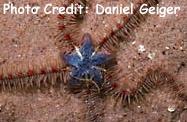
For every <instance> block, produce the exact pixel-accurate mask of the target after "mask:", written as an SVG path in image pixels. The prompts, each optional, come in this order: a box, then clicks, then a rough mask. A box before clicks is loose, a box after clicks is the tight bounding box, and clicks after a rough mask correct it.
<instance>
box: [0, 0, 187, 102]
mask: <svg viewBox="0 0 187 122" xmlns="http://www.w3.org/2000/svg"><path fill="white" fill-rule="evenodd" d="M146 2H147V3H152V2H153V3H154V4H155V3H157V2H158V1H157V0H153V1H146ZM150 6H151V4H150ZM142 18H143V19H144V16H143V15H140V14H139V13H138V12H136V13H135V15H132V17H129V19H128V21H127V23H125V25H122V26H120V27H119V28H118V30H117V31H115V32H112V33H111V34H110V36H109V37H106V38H104V39H103V42H101V44H99V45H98V47H96V49H94V47H93V44H92V39H91V37H90V35H89V34H85V35H84V37H83V44H82V47H80V49H79V48H78V47H75V51H74V52H70V53H69V54H65V55H63V56H62V57H61V58H62V60H63V61H65V62H66V65H67V67H70V69H69V74H67V75H68V76H67V77H68V79H66V76H65V75H64V74H65V72H66V69H60V68H52V69H51V70H48V71H46V70H45V71H41V73H37V74H34V73H33V70H29V71H28V72H27V73H26V74H19V73H18V74H19V75H17V76H16V77H13V76H11V75H8V76H7V75H3V76H2V77H1V76H0V81H1V87H3V89H6V88H5V87H8V89H9V88H10V89H11V87H17V86H19V85H18V84H20V86H21V87H22V88H23V87H26V86H29V85H30V86H34V87H39V88H40V87H42V85H44V84H43V83H44V82H45V81H47V82H46V83H45V84H47V85H48V86H53V85H59V83H62V82H65V80H66V81H67V84H68V86H69V88H70V89H73V91H74V88H76V89H77V88H79V89H80V90H82V89H83V88H86V89H90V88H93V89H95V88H96V91H97V92H98V93H101V94H105V95H111V96H114V97H115V98H116V101H119V100H120V101H121V102H122V104H123V106H126V105H130V104H132V103H133V102H137V101H139V99H141V98H142V97H144V95H145V93H149V91H150V90H151V89H152V88H153V87H155V86H158V85H162V84H163V82H165V83H168V84H170V86H171V88H172V89H173V90H178V89H180V87H179V86H178V85H175V84H176V82H175V81H174V79H173V78H172V76H171V75H170V74H168V73H167V72H164V71H162V70H160V69H156V70H150V71H149V72H148V73H147V74H146V76H145V78H144V79H143V80H142V81H143V82H142V83H140V84H139V85H138V86H137V88H136V89H135V90H131V91H128V90H126V89H122V90H121V89H118V88H119V87H120V86H119V85H118V84H116V81H117V80H119V79H120V78H118V79H115V78H114V77H115V76H116V75H117V73H119V72H114V71H113V70H111V69H110V68H111V67H112V66H109V67H108V66H107V67H106V66H105V65H106V64H108V63H109V64H110V63H111V61H113V60H114V59H115V58H114V57H113V56H112V55H111V54H106V53H100V52H98V51H99V49H100V48H105V49H107V50H108V51H109V52H112V53H114V54H115V52H114V51H113V49H114V50H118V48H116V45H118V42H120V41H124V40H125V39H126V37H127V38H128V36H129V35H130V34H131V32H132V30H133V28H135V27H136V26H137V25H139V23H140V21H142V20H141V19H142ZM67 37H68V38H69V36H67ZM68 38H67V39H68ZM124 38H125V39H124ZM127 40H128V39H127ZM115 63H116V62H115ZM115 63H114V64H112V65H115ZM112 68H113V67H112ZM111 72H112V73H113V74H110V73H111ZM105 74H106V76H107V77H105ZM25 75H26V76H25ZM51 75H53V76H54V78H51ZM38 76H41V77H40V79H39V78H38ZM20 79H21V80H20ZM28 79H29V81H30V82H31V83H30V84H29V85H26V84H27V83H28V82H27V81H28ZM33 79H34V80H33ZM36 79H39V81H38V80H36ZM35 80H36V82H39V83H35ZM52 81H53V83H52ZM40 83H41V84H40ZM38 84H39V85H38ZM63 85H65V84H63ZM102 90H103V91H102ZM101 91H102V92H101ZM177 95H178V96H179V97H182V99H184V100H186V97H185V94H183V93H181V92H178V93H177Z"/></svg>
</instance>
